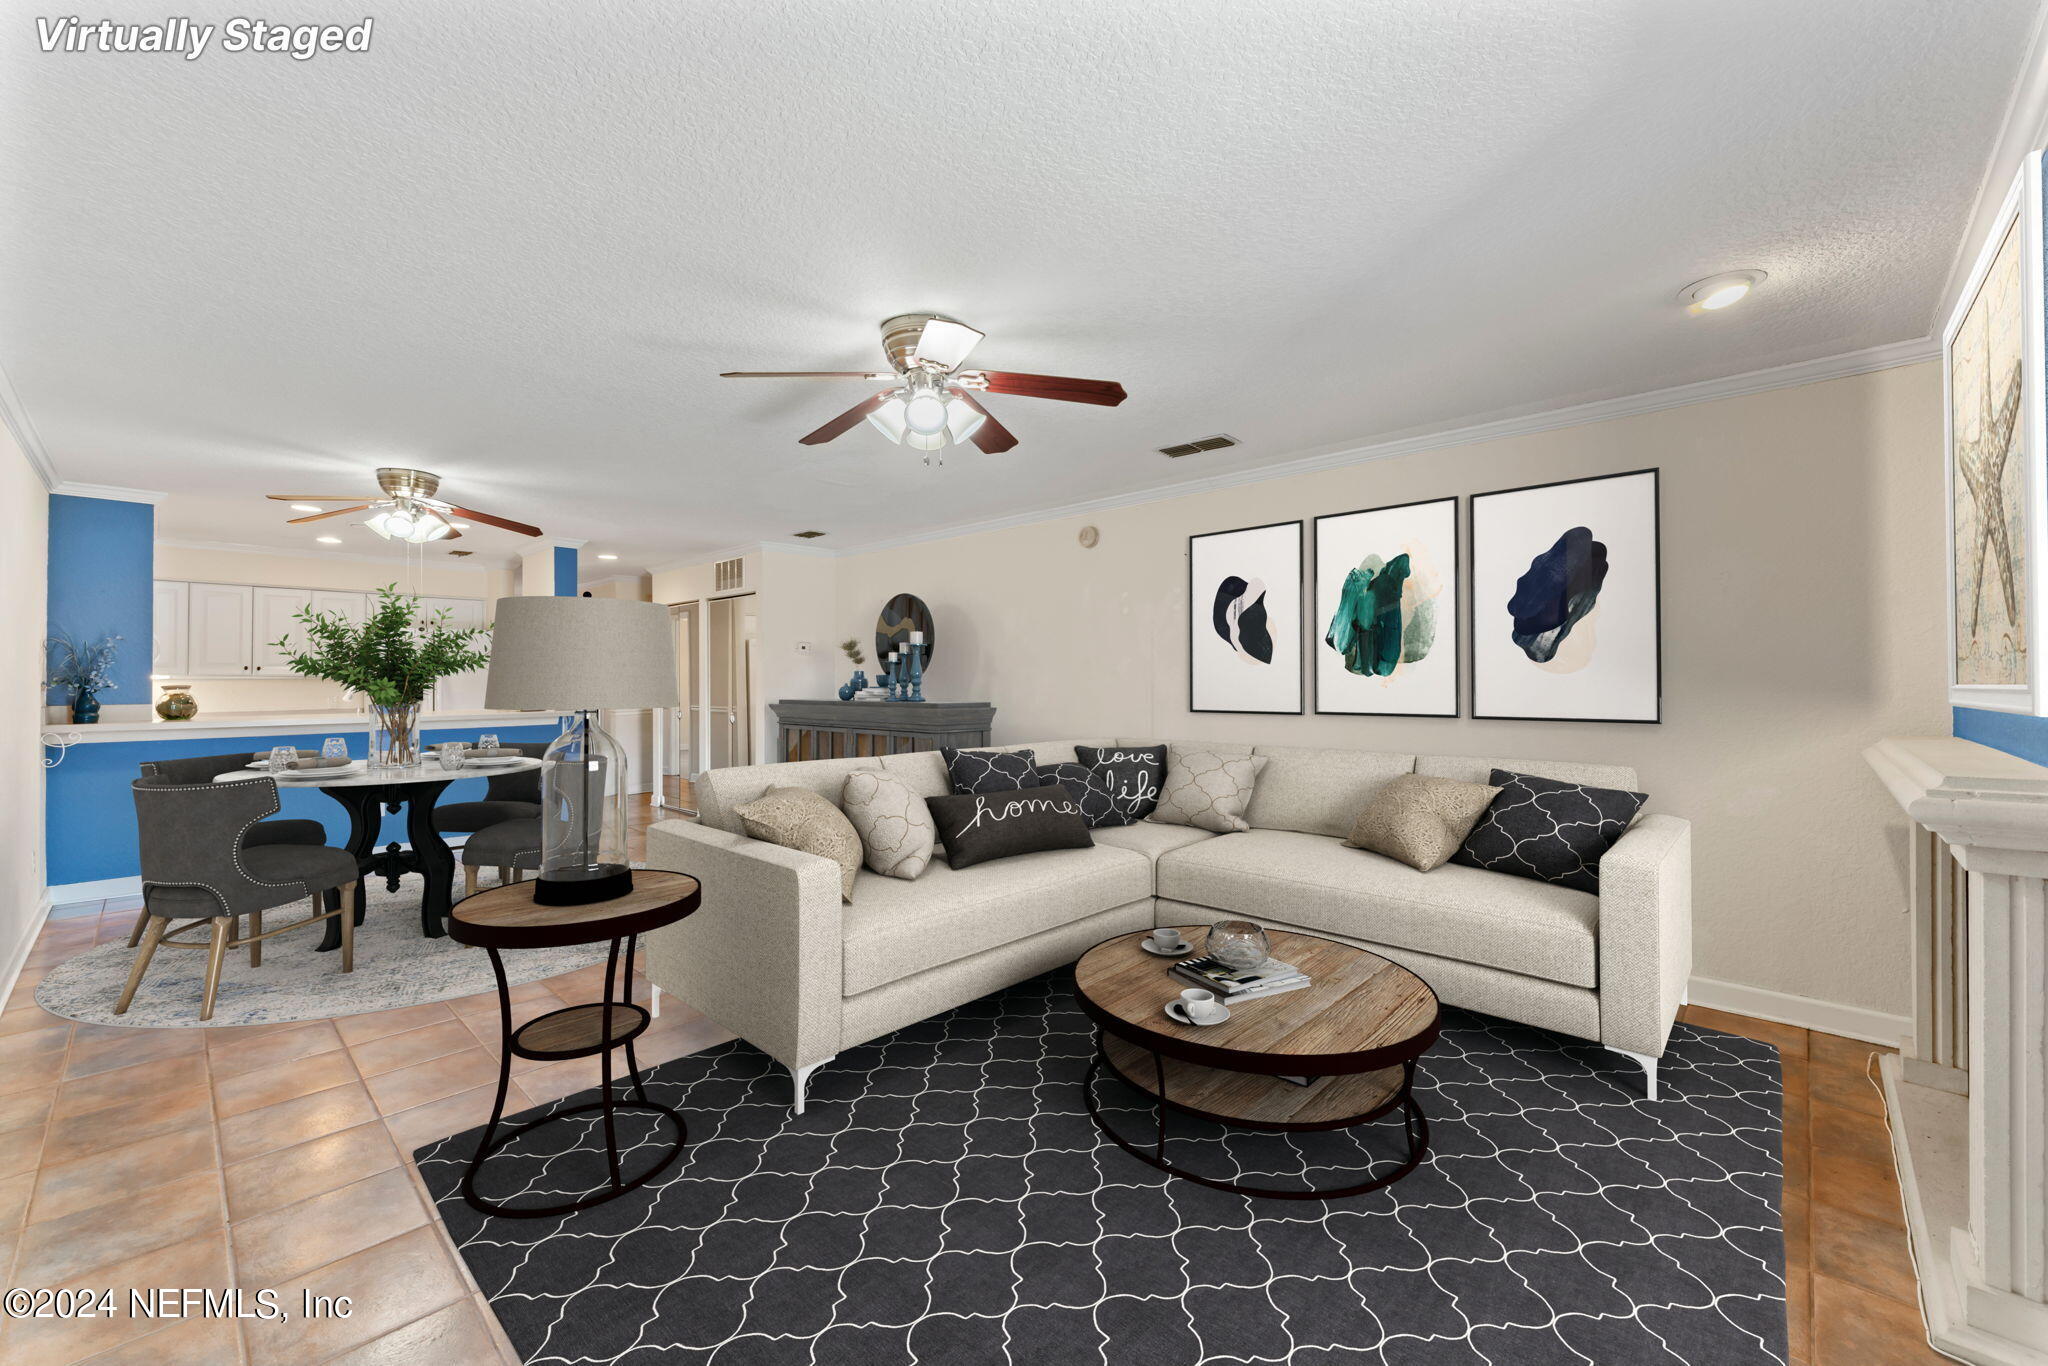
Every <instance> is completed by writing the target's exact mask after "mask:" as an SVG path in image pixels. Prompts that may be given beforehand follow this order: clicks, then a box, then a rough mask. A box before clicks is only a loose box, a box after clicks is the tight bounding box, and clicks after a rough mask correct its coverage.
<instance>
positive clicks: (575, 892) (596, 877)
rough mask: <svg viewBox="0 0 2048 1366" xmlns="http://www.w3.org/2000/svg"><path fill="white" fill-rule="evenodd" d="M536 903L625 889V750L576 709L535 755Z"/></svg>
mask: <svg viewBox="0 0 2048 1366" xmlns="http://www.w3.org/2000/svg"><path fill="white" fill-rule="evenodd" d="M541 762H542V764H543V765H545V767H543V768H542V769H541V775H540V813H541V814H540V877H539V879H538V880H537V881H536V882H535V883H534V887H533V899H534V901H535V903H537V904H539V905H542V906H581V905H585V904H587V903H589V902H592V901H609V900H611V899H612V898H613V897H619V896H624V895H625V894H626V893H627V892H630V891H632V890H633V871H632V864H631V863H630V862H629V861H628V859H627V858H626V783H625V778H626V752H625V750H623V749H621V748H620V747H619V742H618V741H617V740H615V739H613V738H612V735H611V732H610V731H607V730H606V729H605V728H604V727H603V726H600V725H599V724H597V716H596V714H595V713H593V712H588V711H582V712H578V713H577V714H576V718H575V719H574V720H573V721H571V722H570V723H569V724H568V725H567V726H565V727H564V728H563V730H562V733H561V734H560V735H557V736H556V737H555V739H554V743H552V744H550V745H549V746H548V748H547V752H546V753H545V754H544V755H542V756H541Z"/></svg>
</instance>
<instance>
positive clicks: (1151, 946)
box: [1138, 926, 1195, 958]
mask: <svg viewBox="0 0 2048 1366" xmlns="http://www.w3.org/2000/svg"><path fill="white" fill-rule="evenodd" d="M1138 945H1139V947H1141V948H1143V949H1144V950H1145V952H1147V953H1149V954H1151V955H1152V956H1153V957H1154V958H1185V957H1187V956H1188V955H1189V954H1191V953H1193V952H1194V951H1195V946H1194V945H1193V944H1190V943H1189V942H1188V941H1187V940H1185V939H1183V938H1182V937H1181V933H1180V931H1179V930H1175V929H1168V928H1166V927H1164V926H1162V927H1161V928H1159V929H1156V930H1154V931H1152V933H1151V934H1149V935H1146V936H1145V937H1144V938H1143V939H1140V940H1139V941H1138Z"/></svg>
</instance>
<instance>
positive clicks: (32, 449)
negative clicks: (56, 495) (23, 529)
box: [0, 369, 61, 489]
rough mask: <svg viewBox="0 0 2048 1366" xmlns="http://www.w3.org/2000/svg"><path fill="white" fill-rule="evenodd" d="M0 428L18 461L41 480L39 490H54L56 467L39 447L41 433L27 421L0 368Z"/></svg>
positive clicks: (23, 409) (10, 382)
mask: <svg viewBox="0 0 2048 1366" xmlns="http://www.w3.org/2000/svg"><path fill="white" fill-rule="evenodd" d="M0 425H4V426H5V427H6V428H7V431H8V434H9V435H11V436H12V437H13V438H14V444H15V445H17V446H19V447H20V448H21V454H22V458H23V459H25V460H27V461H28V463H29V468H30V469H32V470H34V471H35V472H36V477H37V478H38V479H40V480H42V481H43V487H44V488H46V489H55V488H56V487H57V485H58V484H59V483H60V482H61V481H60V480H59V479H58V478H57V467H56V465H55V464H53V463H52V462H51V460H50V453H49V451H48V450H46V449H45V448H44V446H43V438H42V434H41V433H40V432H38V431H37V430H36V424H35V423H34V422H32V421H30V420H29V415H28V409H26V408H24V407H22V406H21V396H20V395H19V394H17V393H15V392H14V381H13V380H11V379H9V378H8V377H7V371H6V370H5V369H0Z"/></svg>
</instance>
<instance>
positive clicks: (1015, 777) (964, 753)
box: [939, 747, 1038, 796]
mask: <svg viewBox="0 0 2048 1366" xmlns="http://www.w3.org/2000/svg"><path fill="white" fill-rule="evenodd" d="M939 756H940V757H941V758H943V759H944V760H945V761H946V777H947V779H948V780H949V781H950V782H951V783H952V784H953V793H954V795H955V796H958V795H959V794H960V793H963V792H1015V791H1016V790H1017V789H1018V788H1020V787H1036V786H1038V756H1037V755H1035V754H1033V753H1032V752H1031V751H1030V750H1028V749H1011V750H1000V749H952V748H950V747H948V748H942V749H940V750H939Z"/></svg>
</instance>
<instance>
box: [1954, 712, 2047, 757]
mask: <svg viewBox="0 0 2048 1366" xmlns="http://www.w3.org/2000/svg"><path fill="white" fill-rule="evenodd" d="M1951 715H1952V717H1953V720H1952V721H1951V723H1950V729H1951V730H1952V731H1953V732H1954V734H1955V737H1956V738H1957V739H1958V740H1975V741H1976V742H1977V743H1978V744H1980V745H1988V746H1990V747H1991V748H1992V749H1997V750H2003V751H2005V752H2006V753H2007V754H2016V755H2018V756H2019V757H2020V758H2022V759H2025V760H2027V761H2028V762H2029V763H2035V764H2048V716H2022V715H2019V714H2018V713H2015V712H2009V711H1984V710H1981V709H1979V708H1977V707H1956V708H1953V709H1952V712H1951Z"/></svg>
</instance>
